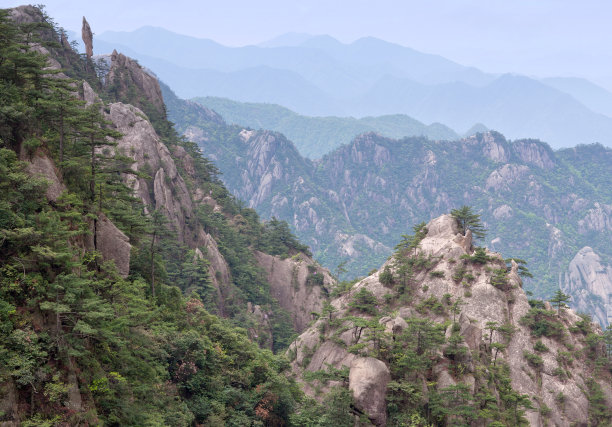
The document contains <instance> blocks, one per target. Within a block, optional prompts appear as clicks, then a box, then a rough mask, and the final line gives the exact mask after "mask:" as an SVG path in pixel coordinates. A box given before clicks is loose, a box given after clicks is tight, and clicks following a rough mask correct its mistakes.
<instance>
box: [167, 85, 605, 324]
mask: <svg viewBox="0 0 612 427" xmlns="http://www.w3.org/2000/svg"><path fill="white" fill-rule="evenodd" d="M164 96H165V97H166V100H167V102H168V106H169V113H170V116H171V118H172V120H173V121H174V122H175V123H177V125H178V128H179V129H180V131H181V132H184V134H185V135H186V136H187V137H188V138H190V139H192V140H194V141H196V142H197V143H198V144H199V145H200V147H201V148H202V151H203V153H205V154H206V155H207V156H209V157H210V158H211V159H214V161H215V162H216V164H217V166H218V167H219V169H220V170H221V171H222V173H223V178H222V179H223V180H224V182H225V183H226V185H227V186H228V188H229V189H230V190H231V191H233V192H234V193H235V194H236V195H237V196H238V197H239V198H241V199H242V200H244V201H245V202H246V203H247V204H248V205H249V206H250V207H252V208H254V209H257V211H258V212H260V213H261V214H262V215H263V216H264V217H267V218H269V217H272V216H276V217H277V218H280V219H284V220H287V221H288V222H289V223H291V224H292V225H293V227H294V229H295V230H296V232H297V234H298V236H299V237H300V238H301V239H302V240H303V241H304V242H306V243H307V244H308V245H310V246H311V248H312V249H313V252H314V254H315V257H316V258H317V259H318V260H319V261H320V262H321V263H322V264H323V265H325V266H327V267H328V268H330V269H335V268H336V266H338V265H339V264H341V263H343V262H346V264H345V268H347V269H348V270H349V271H350V272H351V273H352V275H353V276H354V275H363V274H365V273H367V272H368V271H369V270H370V269H372V268H375V267H376V266H377V265H379V264H380V263H381V262H382V261H383V260H384V259H385V258H386V257H387V256H389V254H390V253H391V249H392V248H393V246H394V245H395V243H396V242H397V241H398V239H399V238H400V236H401V235H402V234H405V233H406V232H407V230H408V229H409V226H410V224H414V223H417V222H420V221H423V220H427V219H428V218H430V217H431V215H437V214H442V213H444V212H449V211H450V210H451V209H453V208H456V207H459V206H462V205H471V206H473V207H475V208H476V210H477V211H478V212H479V213H480V214H481V215H482V218H483V220H484V222H485V224H486V225H487V227H488V234H487V237H486V239H485V240H484V241H482V242H481V243H480V244H482V245H486V246H488V247H489V248H491V249H493V250H499V251H501V252H504V253H507V252H511V253H513V254H515V255H516V256H519V257H521V258H523V259H526V260H529V262H530V265H529V268H530V269H531V271H532V272H533V274H534V278H533V279H532V280H529V281H527V283H526V288H527V289H528V290H530V291H532V292H534V293H535V294H536V295H538V296H542V297H548V296H550V295H551V294H552V292H554V290H555V289H557V288H559V287H562V288H563V289H565V290H566V291H567V292H570V293H571V294H572V295H573V296H574V301H573V304H574V306H575V307H577V308H579V309H580V310H583V311H586V312H589V313H591V314H593V315H594V316H595V317H596V318H597V320H598V321H599V322H600V323H601V324H602V325H607V324H608V317H609V314H608V311H609V307H610V301H609V294H610V289H612V282H610V281H609V279H608V275H607V273H605V271H606V268H607V267H606V266H609V265H611V264H612V262H611V261H612V253H611V252H610V239H611V232H612V228H610V223H611V219H610V212H611V207H610V206H611V202H612V193H610V188H609V186H608V185H607V183H608V182H611V181H610V180H611V179H612V167H611V165H612V159H611V158H612V151H611V150H610V149H608V148H605V147H603V146H601V145H579V146H577V147H575V148H572V149H565V150H559V151H553V150H552V149H551V148H550V146H548V145H547V144H545V143H543V142H541V141H538V140H533V139H525V140H515V141H508V140H506V139H505V138H504V136H502V135H501V134H499V133H496V132H487V133H481V134H476V135H474V136H471V137H469V138H464V139H461V140H457V141H435V140H428V139H426V138H422V137H420V138H419V137H412V138H404V139H399V140H398V139H391V138H385V137H382V136H380V135H379V134H376V133H367V134H364V135H362V136H359V137H357V138H355V139H354V140H353V141H352V142H351V143H350V144H347V145H344V146H342V147H340V148H338V149H336V150H334V151H333V152H331V153H329V154H327V155H325V156H324V157H323V158H321V159H319V160H314V161H311V160H309V159H307V158H304V157H302V156H301V155H300V153H299V152H298V150H297V149H296V147H295V146H294V144H292V143H291V141H289V140H288V139H287V138H285V137H284V136H283V135H282V134H279V133H275V132H270V131H261V130H259V131H256V130H248V129H246V128H242V127H241V126H236V125H234V126H228V125H224V124H222V123H220V122H219V120H220V118H219V117H216V119H215V120H214V121H211V120H209V119H208V118H206V117H204V116H202V115H201V114H202V113H196V112H204V111H210V110H208V109H206V108H204V107H201V106H198V105H196V104H194V103H190V102H181V101H180V100H178V99H176V98H175V97H173V95H172V93H171V92H169V91H168V90H165V91H164ZM179 104H180V105H181V106H182V107H181V108H184V110H180V109H178V107H177V105H179ZM198 114H200V115H198ZM581 253H582V254H584V253H588V254H589V256H581V255H580V254H581ZM587 260H588V261H587ZM577 271H581V272H582V274H577V273H576V272H577ZM572 272H573V273H572ZM579 290H580V291H579Z"/></svg>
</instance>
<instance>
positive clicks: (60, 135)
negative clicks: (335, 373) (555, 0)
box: [0, 6, 333, 426]
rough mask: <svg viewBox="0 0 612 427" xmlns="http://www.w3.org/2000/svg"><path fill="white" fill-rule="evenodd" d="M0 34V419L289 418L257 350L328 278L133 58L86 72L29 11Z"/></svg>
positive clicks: (289, 395)
mask: <svg viewBox="0 0 612 427" xmlns="http://www.w3.org/2000/svg"><path fill="white" fill-rule="evenodd" d="M0 30H1V31H0V33H1V34H2V38H1V39H0V57H2V61H0V84H1V85H2V86H1V90H0V97H1V104H2V110H1V112H0V422H1V423H2V425H7V426H13V425H14V426H16V425H22V426H42V425H47V426H52V425H173V426H188V425H194V424H196V423H197V424H212V425H219V424H224V423H226V424H228V425H249V424H258V423H259V424H261V423H267V424H277V425H282V424H287V423H288V421H289V417H290V415H291V413H292V412H294V411H295V410H296V409H297V408H298V407H299V405H300V401H301V400H302V393H301V391H300V390H299V388H298V387H297V385H296V384H295V382H294V381H293V380H289V379H287V378H286V376H285V375H284V374H283V372H284V371H286V369H287V363H286V360H285V359H284V358H283V357H282V356H275V355H274V354H273V353H272V352H271V351H270V350H275V351H278V350H282V349H284V348H286V346H287V345H288V344H289V343H290V342H291V340H292V338H293V336H294V334H295V332H296V331H300V330H302V329H303V328H304V327H305V326H306V323H307V321H305V319H309V318H310V317H311V314H310V313H311V312H312V311H318V310H320V308H321V306H322V303H323V301H324V299H325V295H326V293H327V289H326V288H327V287H330V286H331V284H332V283H333V280H332V278H331V277H330V276H329V274H328V273H327V272H326V271H324V270H323V269H322V268H320V267H319V266H318V265H317V264H316V263H314V262H313V261H312V259H311V258H310V257H309V251H308V248H307V247H305V246H304V245H302V244H300V243H299V242H298V241H297V240H296V239H295V237H294V236H293V235H292V234H291V233H290V232H289V229H288V227H287V224H285V223H283V222H280V221H270V222H267V223H261V222H260V221H259V218H258V216H257V214H256V213H255V211H254V210H252V209H248V208H244V207H242V206H241V205H240V204H239V203H238V202H237V201H236V199H235V198H234V197H233V196H232V195H231V194H230V193H229V192H228V191H227V190H226V188H225V187H224V186H223V184H222V183H221V182H220V181H219V179H218V178H217V170H216V168H215V167H214V166H213V165H212V164H211V163H210V162H208V161H207V160H206V159H204V158H202V156H201V154H200V153H199V150H198V149H197V147H196V145H195V144H193V143H190V142H188V141H186V140H185V139H183V138H180V137H179V136H178V135H177V134H176V132H175V131H174V129H173V128H172V125H171V123H169V122H168V121H167V119H166V115H165V105H164V102H163V99H162V97H161V91H160V88H159V84H158V82H157V79H156V78H154V77H152V76H151V75H149V74H148V73H147V72H146V71H145V70H143V69H142V68H141V67H140V66H139V65H138V64H137V63H136V62H135V61H133V60H132V59H130V58H128V57H125V56H124V55H121V54H118V53H117V52H113V54H112V55H108V57H107V58H106V62H107V65H108V67H107V68H106V69H105V70H104V71H102V74H96V71H98V72H100V69H99V68H97V67H95V66H94V63H93V61H92V58H91V57H89V56H80V55H78V54H77V53H75V52H74V51H73V50H72V48H71V46H70V45H69V44H68V43H67V40H66V38H65V37H63V35H62V33H61V31H60V30H59V29H58V28H56V27H55V26H54V25H53V22H52V20H51V19H50V18H49V17H47V16H46V15H44V13H42V12H41V11H40V10H39V9H38V8H35V7H31V6H22V7H19V8H15V9H11V10H1V11H0ZM279 265H280V266H279ZM272 269H275V270H276V272H275V271H272ZM286 270H289V271H295V275H294V276H292V275H289V278H287V275H286V274H284V275H283V274H281V273H282V272H283V271H286ZM296 299H299V300H301V299H304V300H306V299H307V300H308V302H307V303H306V304H297V303H296ZM288 310H291V312H289V311H288ZM237 325H239V326H240V327H237Z"/></svg>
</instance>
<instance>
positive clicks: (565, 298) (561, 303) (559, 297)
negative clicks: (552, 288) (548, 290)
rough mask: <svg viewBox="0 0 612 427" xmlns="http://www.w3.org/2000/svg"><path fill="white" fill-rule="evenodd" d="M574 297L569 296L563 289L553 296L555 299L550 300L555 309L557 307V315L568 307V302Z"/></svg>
mask: <svg viewBox="0 0 612 427" xmlns="http://www.w3.org/2000/svg"><path fill="white" fill-rule="evenodd" d="M571 299H572V297H571V296H570V295H568V294H565V293H563V291H562V290H561V289H558V290H557V292H555V294H554V295H553V297H552V298H551V299H550V300H549V301H550V302H551V303H552V305H553V307H557V315H558V314H560V312H561V309H562V308H565V307H567V304H566V303H568V302H570V300H571Z"/></svg>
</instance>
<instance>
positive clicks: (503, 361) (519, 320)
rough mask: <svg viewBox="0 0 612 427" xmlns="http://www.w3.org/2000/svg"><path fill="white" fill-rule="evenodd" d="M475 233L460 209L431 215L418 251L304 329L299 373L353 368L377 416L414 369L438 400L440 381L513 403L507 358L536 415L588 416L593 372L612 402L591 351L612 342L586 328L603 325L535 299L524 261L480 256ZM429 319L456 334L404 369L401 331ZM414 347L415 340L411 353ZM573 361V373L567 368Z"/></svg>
mask: <svg viewBox="0 0 612 427" xmlns="http://www.w3.org/2000/svg"><path fill="white" fill-rule="evenodd" d="M471 240H472V239H471V234H470V233H468V235H466V236H463V235H462V234H460V233H459V232H458V228H457V224H456V221H455V220H454V219H453V218H452V217H451V216H450V215H444V216H441V217H439V218H436V219H434V220H432V221H430V222H429V223H428V224H427V234H426V236H425V238H424V239H422V240H421V242H420V245H419V249H418V250H417V251H416V252H412V251H410V252H409V253H404V254H402V255H401V257H404V258H399V259H398V258H394V259H392V260H390V261H388V262H387V263H385V265H384V266H383V268H381V269H380V270H378V271H376V272H375V273H373V274H372V275H370V276H368V277H366V278H365V279H363V280H361V281H360V282H358V283H356V284H355V285H354V286H353V287H352V289H351V290H350V291H349V292H348V293H346V294H344V295H342V296H340V297H337V298H336V299H334V300H332V302H331V304H332V306H333V307H334V312H333V313H332V314H331V315H329V317H327V316H321V317H320V318H319V320H318V321H317V322H316V323H315V324H314V325H313V326H311V327H310V328H309V329H307V330H306V331H305V332H304V333H303V334H302V335H300V337H299V338H298V339H297V340H296V342H295V343H294V344H293V345H292V346H291V348H290V350H289V355H290V356H291V357H292V358H293V361H292V367H293V371H294V373H295V375H296V376H298V377H301V378H308V375H307V374H306V373H308V372H310V373H316V372H319V371H329V370H330V369H331V368H334V369H338V370H342V369H343V368H345V369H348V387H349V389H350V390H351V391H352V394H353V397H354V402H355V406H356V408H357V410H358V411H359V413H363V414H367V417H368V419H369V421H370V422H371V423H372V424H374V425H385V424H386V422H387V415H388V414H389V413H390V412H389V411H390V410H391V409H389V408H391V407H390V406H389V407H388V406H387V403H389V402H394V401H395V400H394V399H397V390H398V387H400V386H398V384H400V383H402V381H407V380H408V379H409V382H410V384H412V386H411V387H415V386H416V384H420V383H421V384H423V389H422V393H423V396H422V397H421V399H424V400H423V401H427V400H428V399H430V402H431V399H433V396H434V391H436V392H437V393H444V390H450V389H452V390H457V388H456V387H457V386H460V387H465V390H467V393H468V395H469V396H468V397H466V399H468V400H469V401H470V402H471V403H470V405H472V406H474V407H476V408H477V407H478V405H479V403H477V402H479V399H480V397H478V396H479V395H480V396H482V393H486V392H487V390H488V392H490V393H493V395H495V396H497V398H496V399H494V401H495V400H496V402H497V403H496V404H497V405H500V407H503V405H504V404H503V403H501V401H502V400H503V397H500V396H501V395H502V394H503V392H502V391H501V390H500V389H499V388H496V386H495V385H494V383H495V381H494V380H493V378H494V377H495V375H497V374H495V372H496V369H497V368H496V367H498V366H500V365H503V366H507V369H508V378H509V380H510V382H511V386H512V389H513V390H514V391H516V392H517V393H518V394H520V395H527V396H528V397H529V399H530V401H531V402H532V404H533V409H526V412H525V419H526V420H527V421H528V422H529V424H530V425H533V426H544V425H554V426H570V425H582V424H584V425H586V423H587V419H588V408H589V402H588V400H587V393H585V390H587V389H588V386H587V379H588V378H590V377H592V376H593V375H595V377H596V378H597V379H598V381H599V383H600V385H601V386H602V387H603V389H604V391H605V395H606V399H607V404H608V405H612V388H611V387H610V383H609V381H608V380H606V379H604V378H607V376H606V375H607V374H605V375H603V377H599V375H600V374H598V371H597V368H596V365H595V364H594V363H592V360H591V361H589V359H592V358H596V357H599V356H601V355H603V354H604V353H603V352H604V350H603V347H600V346H598V345H595V347H590V344H588V343H587V341H586V338H585V333H583V332H581V331H583V329H580V328H587V329H592V330H593V331H595V333H601V330H599V329H598V327H596V326H595V325H589V324H588V322H587V323H586V324H585V323H584V321H583V320H582V319H581V318H580V317H579V316H577V315H576V314H575V312H573V311H572V310H562V311H561V312H560V314H559V315H557V314H556V312H553V311H547V308H548V309H550V306H546V307H545V308H544V309H541V310H540V311H538V309H534V308H532V307H531V306H530V303H529V302H528V300H527V296H526V295H525V293H524V291H523V289H522V282H521V278H520V277H519V275H518V266H517V264H516V263H514V262H513V263H512V265H511V266H510V269H509V270H507V269H506V263H505V262H504V260H503V259H502V257H501V255H500V254H498V253H492V252H488V251H487V252H486V259H487V260H486V261H485V262H483V263H479V262H473V261H471V260H470V257H474V256H475V252H474V247H473V246H472V241H471ZM406 257H407V258H406ZM410 259H413V260H414V261H415V262H413V263H412V264H411V265H412V266H413V268H414V274H413V276H411V277H410V280H409V284H408V285H407V286H405V287H404V289H401V287H400V281H401V279H400V274H402V273H400V269H401V268H402V267H401V264H402V263H403V262H405V261H408V262H410V261H409V260H410ZM471 259H473V258H471ZM418 260H421V261H418ZM419 263H420V264H419ZM419 265H420V266H421V267H419ZM389 272H390V273H391V274H392V275H394V276H395V278H394V279H393V281H390V280H389V278H388V277H386V278H385V277H384V276H385V275H388V274H389ZM459 276H461V277H459ZM500 277H503V280H501V281H500V280H498V279H499V278H500ZM400 289H401V290H400ZM362 294H370V295H372V296H373V298H374V302H372V303H371V307H370V308H369V309H368V311H365V310H364V309H363V308H361V309H360V308H359V306H357V305H355V303H354V302H355V301H356V299H357V298H358V297H359V295H362ZM534 313H539V314H538V315H539V316H548V318H550V319H552V320H551V321H552V322H554V323H555V325H557V326H556V327H557V328H558V330H557V332H556V333H555V334H554V335H553V334H551V335H549V336H547V335H546V334H544V335H542V334H541V333H538V332H537V331H536V329H534V326H533V323H530V321H529V320H528V319H531V318H532V317H533V315H534ZM419 319H421V320H419ZM423 319H427V320H428V321H433V322H436V323H437V324H439V325H441V326H440V327H441V328H442V330H443V332H444V335H445V337H446V343H447V344H445V345H442V346H441V347H440V348H439V349H438V350H433V352H432V353H431V355H430V358H431V363H432V364H431V366H430V368H429V369H425V370H422V371H420V372H416V373H413V374H411V376H408V377H404V373H403V372H402V369H400V370H399V371H398V366H399V365H398V363H400V362H401V360H402V359H401V358H400V359H399V361H398V359H396V358H395V357H394V356H393V348H394V346H395V345H397V344H398V342H401V340H408V341H410V337H406V336H402V333H405V332H408V333H409V334H414V333H415V331H417V330H419V329H415V325H417V324H419V322H422V321H423ZM364 322H366V323H364ZM367 322H369V323H367ZM377 325H378V326H377ZM495 325H497V326H495ZM502 326H503V327H502ZM451 338H452V339H451ZM423 339H425V338H423ZM536 341H537V342H538V343H536ZM452 342H455V344H456V343H457V342H459V344H458V345H459V347H461V348H463V349H464V350H462V351H457V350H456V349H455V350H454V351H450V350H449V349H450V348H452V345H453V344H451V343H452ZM495 343H498V344H495ZM493 344H495V345H493ZM410 351H411V350H410V346H408V347H407V348H406V349H404V352H405V353H403V354H410ZM570 354H571V356H568V355H570ZM589 354H591V356H589ZM566 356H568V357H569V358H570V359H571V360H572V361H571V362H568V359H567V358H566ZM564 358H565V359H564ZM413 363H414V362H413ZM458 365H459V366H461V368H460V369H457V366H458ZM406 368H408V370H410V369H411V368H409V366H407V367H406ZM566 370H569V371H571V374H569V375H566V374H565V373H564V372H565V371H566ZM569 371H568V372H569ZM311 378H312V376H311ZM317 381H318V380H315V381H314V382H313V381H306V390H308V391H309V392H310V393H312V395H313V396H318V397H319V398H324V397H323V394H321V393H324V392H325V391H326V390H328V388H327V387H328V386H329V384H327V383H326V382H325V381H318V382H317ZM390 381H394V385H393V387H391V385H390ZM426 383H427V384H428V385H425V384H426ZM326 384H327V385H326ZM404 387H406V386H404ZM419 387H420V386H419ZM432 387H433V388H432ZM449 387H450V388H449ZM453 387H454V388H453ZM400 394H401V393H400ZM559 396H563V399H560V398H559ZM385 399H386V400H385ZM500 399H501V400H500ZM546 408H548V409H546ZM485 418H486V417H485ZM464 420H465V418H464ZM482 421H483V422H484V423H485V424H486V423H487V422H491V420H489V421H487V420H486V419H485V420H482Z"/></svg>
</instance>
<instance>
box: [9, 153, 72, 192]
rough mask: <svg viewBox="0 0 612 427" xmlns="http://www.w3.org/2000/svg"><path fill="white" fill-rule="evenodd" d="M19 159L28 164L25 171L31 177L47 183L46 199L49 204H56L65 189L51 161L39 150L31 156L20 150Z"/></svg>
mask: <svg viewBox="0 0 612 427" xmlns="http://www.w3.org/2000/svg"><path fill="white" fill-rule="evenodd" d="M20 158H21V160H25V161H27V162H28V163H27V166H26V169H27V171H28V172H29V173H30V174H31V175H32V176H35V177H39V178H44V179H45V180H46V181H47V184H48V185H47V191H46V195H47V199H48V200H49V201H50V202H56V201H57V199H58V198H59V196H60V195H61V194H62V193H63V192H64V190H65V189H66V187H65V186H64V184H63V183H62V181H61V180H60V178H59V175H58V171H57V169H56V168H55V164H54V163H53V161H52V160H51V159H50V158H49V157H48V156H47V155H45V154H44V153H43V152H41V151H40V150H38V151H36V153H34V154H33V155H32V156H29V155H27V154H26V153H25V151H24V150H22V152H21V155H20Z"/></svg>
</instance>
